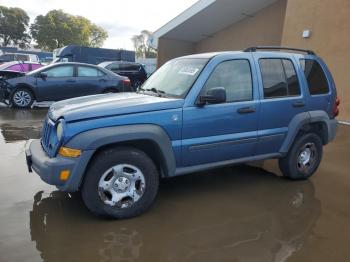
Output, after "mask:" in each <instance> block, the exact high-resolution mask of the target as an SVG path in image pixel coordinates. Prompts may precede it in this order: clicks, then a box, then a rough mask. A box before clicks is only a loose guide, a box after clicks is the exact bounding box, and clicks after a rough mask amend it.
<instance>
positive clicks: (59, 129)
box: [56, 120, 64, 141]
mask: <svg viewBox="0 0 350 262" xmlns="http://www.w3.org/2000/svg"><path fill="white" fill-rule="evenodd" d="M63 134H64V122H63V120H61V121H60V122H59V123H58V125H57V127H56V136H57V140H58V141H61V139H62V137H63Z"/></svg>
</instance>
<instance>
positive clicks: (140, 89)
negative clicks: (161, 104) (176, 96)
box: [138, 87, 166, 97]
mask: <svg viewBox="0 0 350 262" xmlns="http://www.w3.org/2000/svg"><path fill="white" fill-rule="evenodd" d="M140 91H141V92H145V91H148V92H152V93H155V94H157V95H158V96H159V97H163V96H165V95H166V93H165V92H164V91H163V90H159V89H157V88H155V87H152V88H147V89H144V88H142V87H139V89H138V92H140Z"/></svg>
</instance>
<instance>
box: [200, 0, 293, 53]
mask: <svg viewBox="0 0 350 262" xmlns="http://www.w3.org/2000/svg"><path fill="white" fill-rule="evenodd" d="M286 4H287V0H279V1H277V2H275V3H274V4H272V5H270V6H268V7H266V8H264V9H262V10H260V11H259V12H257V13H256V14H254V15H253V16H252V17H247V18H245V19H243V20H241V21H239V22H237V23H235V24H233V25H231V26H229V27H227V28H225V29H223V30H222V31H220V32H218V33H216V34H214V35H213V36H212V37H210V38H207V39H205V40H203V41H201V42H199V43H197V44H196V46H195V52H196V53H202V52H211V51H227V50H242V49H244V48H246V47H249V46H256V45H280V44H281V40H282V32H283V23H284V17H285V11H286Z"/></svg>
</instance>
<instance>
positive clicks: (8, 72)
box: [0, 61, 43, 79]
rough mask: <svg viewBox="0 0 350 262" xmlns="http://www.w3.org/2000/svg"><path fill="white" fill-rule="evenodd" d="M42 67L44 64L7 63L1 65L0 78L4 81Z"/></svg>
mask: <svg viewBox="0 0 350 262" xmlns="http://www.w3.org/2000/svg"><path fill="white" fill-rule="evenodd" d="M42 66H43V65H42V64H40V63H35V62H19V61H13V62H6V63H3V64H0V77H2V78H3V79H9V78H14V77H19V76H22V75H24V74H25V73H28V72H30V71H33V70H35V69H38V68H40V67H42Z"/></svg>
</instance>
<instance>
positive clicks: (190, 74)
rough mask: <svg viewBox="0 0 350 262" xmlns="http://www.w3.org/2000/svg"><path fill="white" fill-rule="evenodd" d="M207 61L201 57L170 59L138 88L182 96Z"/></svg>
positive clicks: (166, 94)
mask: <svg viewBox="0 0 350 262" xmlns="http://www.w3.org/2000/svg"><path fill="white" fill-rule="evenodd" d="M207 62H208V59H203V58H180V59H174V60H171V61H169V62H168V63H166V64H165V65H163V66H162V67H161V68H159V69H158V70H157V71H156V72H155V73H154V74H153V75H152V76H150V78H149V79H148V80H147V81H146V82H145V83H144V84H143V85H142V87H141V89H140V90H141V91H144V92H146V91H151V92H154V93H157V94H158V95H160V94H162V95H165V96H174V97H179V98H184V97H185V96H186V94H187V93H188V91H189V90H190V89H191V87H192V85H193V84H194V82H195V81H196V79H197V77H198V76H199V74H200V73H201V72H202V70H203V68H204V66H205V65H206V64H207Z"/></svg>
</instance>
